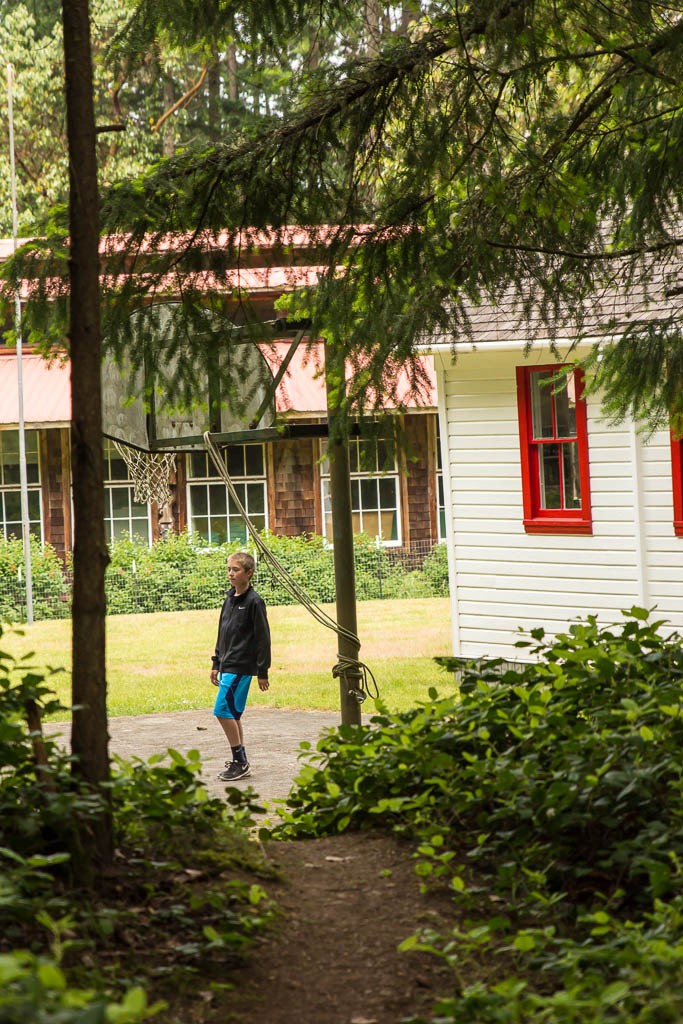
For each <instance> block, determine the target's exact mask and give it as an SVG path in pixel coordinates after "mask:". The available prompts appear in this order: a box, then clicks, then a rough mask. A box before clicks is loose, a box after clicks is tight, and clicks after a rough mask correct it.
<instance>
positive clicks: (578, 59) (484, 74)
mask: <svg viewBox="0 0 683 1024" xmlns="http://www.w3.org/2000/svg"><path fill="white" fill-rule="evenodd" d="M368 7H369V8H372V10H373V12H374V14H373V25H375V24H378V25H379V29H380V31H379V40H378V45H379V50H378V52H377V55H376V56H374V57H369V58H366V57H362V56H359V54H362V52H363V46H362V45H357V43H358V41H361V43H362V40H363V39H364V38H365V35H366V32H365V29H366V28H367V24H366V21H365V19H364V14H365V11H366V3H365V0H355V2H351V3H345V4H341V3H339V0H323V2H320V0H317V2H316V3H312V2H308V0H287V2H286V3H283V4H278V5H272V4H270V3H269V2H266V0H252V2H251V3H250V4H249V5H247V6H244V5H237V4H232V3H229V2H219V0H212V2H210V3H204V4H195V3H193V2H192V0H166V2H165V3H164V4H163V5H160V4H158V3H156V2H153V0H139V3H138V4H137V6H136V8H135V13H134V14H133V16H132V18H131V20H130V23H129V26H128V29H127V32H126V33H125V34H124V36H122V39H121V43H120V45H121V46H123V45H124V43H125V45H126V46H127V47H128V50H127V52H128V54H129V59H131V60H132V59H133V56H134V55H135V54H136V53H137V54H138V55H141V54H143V53H147V52H148V51H149V50H150V47H152V45H153V43H154V40H155V39H157V38H161V37H162V36H163V38H165V39H166V40H167V41H168V43H169V45H170V44H174V45H175V44H177V42H178V40H179V39H180V38H181V36H182V34H183V33H185V36H186V37H187V38H190V39H192V41H193V43H194V44H195V45H196V47H197V52H199V51H200V50H201V48H202V47H206V46H208V45H209V44H211V45H215V44H216V41H218V49H219V51H221V52H222V49H224V48H228V47H229V45H230V40H237V49H238V51H239V52H244V53H246V52H251V53H258V54H259V55H263V58H265V57H266V56H267V57H268V59H272V58H273V56H274V55H277V54H282V53H286V52H288V47H291V46H293V40H295V39H300V38H304V37H305V38H306V39H310V38H311V35H312V34H314V35H315V37H316V38H317V39H318V40H319V41H320V42H321V45H320V46H319V47H318V48H317V49H316V53H315V59H314V60H313V61H310V62H307V61H306V60H302V61H301V62H300V67H299V74H298V75H297V76H294V77H289V78H288V80H287V83H286V88H285V91H284V93H283V95H282V97H281V98H280V99H277V100H276V99H274V100H273V101H272V102H271V103H270V105H269V106H270V112H271V113H270V117H269V118H266V119H261V121H258V120H254V121H253V122H252V123H250V124H249V125H248V126H247V125H245V124H244V122H243V123H242V129H236V130H235V131H231V132H230V133H229V134H227V133H226V132H225V131H223V132H222V134H221V137H220V140H219V141H217V142H216V143H214V144H213V145H210V146H206V145H204V140H202V145H201V147H195V146H193V145H192V144H190V145H188V146H186V147H184V148H183V149H182V151H181V150H178V152H177V153H176V155H175V156H174V157H173V158H171V159H169V160H167V161H162V162H161V163H159V164H157V165H156V166H154V167H153V168H152V169H151V171H150V172H149V173H148V174H146V175H145V176H144V178H142V179H140V180H136V181H134V182H122V183H120V184H119V185H117V186H116V187H115V188H114V189H112V190H111V191H109V192H108V193H107V194H106V195H105V197H104V204H103V210H102V213H103V227H104V230H105V231H106V232H108V233H113V232H122V231H123V232H128V237H129V239H130V246H129V248H130V252H132V253H134V252H135V251H136V249H140V248H141V246H142V245H143V240H144V245H145V247H146V252H147V255H146V257H145V258H146V260H147V263H146V268H147V269H150V268H151V264H150V262H149V246H150V244H151V246H152V248H153V247H154V245H155V241H159V242H162V241H163V243H164V246H166V242H167V238H168V235H169V234H171V235H172V234H174V233H175V234H176V235H177V237H178V239H179V243H178V244H179V246H184V252H182V253H180V254H179V252H178V251H173V252H170V250H169V249H168V247H167V246H166V247H164V246H161V245H160V246H159V251H158V253H157V259H156V261H155V263H154V269H155V270H157V271H158V275H157V277H156V278H155V277H154V275H153V274H151V273H149V274H148V275H147V277H146V279H145V281H144V282H143V281H142V279H139V280H137V281H135V280H132V279H131V280H129V282H128V283H127V285H126V286H125V287H124V288H123V290H118V291H117V294H116V296H114V298H117V299H119V300H121V301H122V303H123V307H124V308H125V306H126V305H127V304H130V303H131V302H133V301H136V300H138V299H139V297H140V294H139V293H140V290H141V289H142V288H147V287H150V286H152V287H159V286H160V283H161V282H163V281H166V282H168V280H169V278H168V274H169V273H173V274H177V275H180V276H182V277H183V278H184V287H185V284H187V283H188V282H189V287H188V289H187V291H186V292H185V294H186V295H187V296H188V300H189V301H188V310H189V311H190V312H191V306H192V302H193V301H194V299H195V296H194V295H193V293H192V288H191V285H192V282H193V277H192V274H193V268H196V267H197V266H198V265H200V264H199V261H200V259H201V258H202V257H200V256H199V255H198V253H197V252H196V251H194V250H198V249H201V248H202V247H206V245H207V243H209V242H210V240H211V239H212V238H213V237H215V236H216V234H217V232H219V231H221V230H223V229H225V228H227V229H231V228H236V227H237V226H239V225H250V226H253V228H255V229H261V228H263V227H264V226H272V227H274V228H275V229H285V228H286V227H287V225H291V224H293V223H294V224H301V225H305V226H307V227H308V228H309V231H310V234H311V239H312V243H311V255H312V256H314V255H315V256H317V258H318V259H320V260H324V261H325V262H326V265H327V266H328V272H327V273H326V274H325V275H323V277H322V280H321V282H320V285H319V287H318V288H317V290H316V292H315V294H311V295H308V296H304V297H303V299H302V304H301V305H300V306H299V307H298V308H299V310H300V311H303V310H304V309H305V310H306V311H307V312H308V313H310V315H311V316H312V318H313V321H314V326H313V329H314V330H320V331H323V332H325V333H326V334H327V336H329V337H331V338H335V339H337V341H338V342H339V343H340V344H343V345H344V346H345V348H346V349H347V351H348V352H349V353H350V356H351V358H352V359H353V360H355V362H356V365H357V369H358V373H357V374H356V377H355V379H354V388H352V389H351V391H350V395H349V401H351V402H352V401H354V400H357V399H358V397H359V392H360V391H364V392H365V393H366V394H368V395H371V394H372V393H374V394H377V393H378V391H379V390H381V389H382V387H384V386H385V384H386V383H387V376H388V375H387V369H389V370H390V369H391V367H392V365H393V364H392V360H398V361H400V362H403V361H405V360H406V359H409V358H410V356H411V355H412V354H413V353H414V351H415V344H416V340H418V339H421V338H424V337H425V335H426V334H429V333H430V332H438V333H440V334H442V335H443V334H444V333H447V334H449V335H450V336H452V337H454V338H456V339H457V338H466V337H467V335H468V328H469V323H470V317H471V316H472V312H473V310H476V306H477V304H478V303H480V302H481V301H483V300H491V301H499V300H500V299H501V298H502V297H505V301H506V304H507V305H510V306H513V307H514V308H515V309H516V313H515V314H514V315H518V316H519V317H520V318H521V317H527V318H531V319H533V321H534V322H535V323H536V324H538V325H539V329H541V330H542V332H543V333H544V334H546V335H547V334H550V335H551V336H552V334H553V332H554V331H556V330H557V329H558V325H559V324H561V323H562V322H563V321H566V320H568V319H571V318H572V317H573V318H574V319H575V321H576V324H575V327H576V331H577V333H580V332H581V330H582V327H583V325H582V322H581V316H580V315H577V313H578V314H580V312H581V311H582V310H584V309H586V308H587V306H589V305H590V302H591V299H592V297H594V296H596V295H597V294H599V293H600V292H601V291H602V290H604V289H608V288H610V287H612V286H614V285H618V286H619V288H621V289H622V290H627V291H628V290H632V289H635V288H636V286H637V287H638V289H639V290H640V292H642V294H643V296H644V299H645V300H647V293H648V292H654V291H655V290H656V289H659V290H660V291H661V290H662V289H663V290H665V291H666V290H668V292H669V293H675V292H676V290H677V288H679V287H680V285H679V283H678V282H677V279H676V274H677V261H678V253H679V250H680V245H681V240H682V233H681V231H680V230H679V227H678V225H679V224H680V223H681V203H682V202H683V187H682V185H683V182H682V180H681V179H682V177H683V163H682V162H681V160H680V149H681V138H683V75H682V73H681V72H682V71H683V66H682V65H683V15H682V14H681V11H680V10H679V8H678V6H677V5H675V4H674V5H672V4H671V3H670V2H667V0H624V2H622V3H620V4H612V5H610V4H605V3H603V2H602V0H572V2H569V0H560V2H558V0H532V2H530V0H477V2H473V0H440V2H427V0H423V2H422V3H421V4H419V5H418V4H415V5H414V7H413V5H406V6H405V8H403V9H401V8H388V7H387V8H382V9H381V10H380V9H379V8H378V6H377V5H375V4H370V5H368ZM409 7H410V10H411V11H412V14H413V17H412V18H411V17H409V16H406V13H407V11H408V8H409ZM377 16H378V17H377ZM316 18H317V19H318V21H319V23H320V25H321V31H320V33H312V27H313V25H314V24H315V19H316ZM402 29H403V30H404V31H405V30H407V35H405V34H401V30H402ZM373 31H374V30H373ZM334 33H336V35H334ZM302 34H303V35H302ZM332 38H334V39H335V40H336V44H335V45H330V46H328V45H325V44H326V43H327V42H328V41H329V40H331V39H332ZM247 43H248V46H249V47H251V49H250V50H247ZM136 47H137V50H136ZM342 55H347V56H348V57H349V59H348V60H347V61H346V62H345V63H344V62H341V60H340V57H341V56H342ZM237 74H238V75H239V69H238V70H237ZM231 81H233V82H234V76H233V77H232V79H231ZM294 90H296V91H294ZM363 225H366V226H365V227H363ZM367 225H370V226H367ZM183 236H185V241H182V242H181V241H180V239H181V238H182V237H183ZM188 237H189V238H190V243H187V238H188ZM240 238H241V244H242V245H243V244H244V235H243V234H242V235H241V236H240ZM316 243H319V244H318V252H317V253H315V245H316ZM238 251H242V250H241V249H240V250H238V249H236V253H237V252H238ZM41 258H42V253H41ZM237 258H238V257H237V255H235V259H237ZM221 259H222V260H223V262H225V259H226V256H225V253H224V254H223V256H222V257H221ZM131 265H136V264H135V261H134V260H131V259H130V253H129V255H128V257H127V262H126V264H125V266H123V264H122V270H124V271H125V269H126V268H127V267H130V266H131ZM668 278H671V280H669V279H668ZM119 284H120V281H117V289H118V286H119ZM205 284H206V282H205ZM107 308H109V306H108V307H107ZM112 308H114V309H115V308H116V307H112ZM118 308H119V309H121V308H122V307H121V304H119V307H118ZM292 308H293V307H292ZM653 308H654V307H653ZM669 313H671V311H670V310H669ZM53 323H56V320H54V318H53ZM120 323H121V321H120V318H119V325H120ZM47 326H48V327H49V325H47ZM609 326H610V328H611V330H612V333H614V332H617V331H620V330H621V331H623V328H624V325H623V324H610V325H609ZM111 338H112V340H113V341H116V338H117V334H116V331H115V330H112V332H111ZM679 349H680V329H679V323H678V321H677V319H676V316H675V311H673V313H672V314H671V315H667V314H665V313H656V315H650V316H648V319H647V323H645V322H644V321H643V320H642V319H638V321H637V323H635V324H632V325H631V327H630V329H629V331H628V334H626V335H625V340H624V342H623V347H622V348H621V349H620V348H619V346H618V345H617V346H614V347H613V348H612V349H610V348H609V347H605V348H604V350H603V352H602V355H603V359H602V362H601V364H600V367H599V368H596V371H595V372H596V373H597V375H598V379H599V380H600V382H601V383H602V384H603V386H604V387H605V388H606V390H607V397H608V402H609V403H610V404H611V408H612V409H613V411H615V412H616V413H617V414H619V413H624V412H626V411H628V410H629V409H632V410H633V411H635V412H636V414H641V415H644V416H646V417H648V418H650V419H654V420H655V421H656V420H657V419H661V418H662V417H668V416H669V413H670V411H671V409H672V408H674V409H675V407H676V402H677V401H681V398H680V396H681V395H683V386H682V385H683V358H682V357H681V355H680V352H679ZM634 353H635V355H634V358H633V359H630V360H627V359H626V358H625V356H626V355H629V354H634ZM643 354H645V355H646V356H647V358H643ZM161 357H162V358H163V353H162V354H161ZM639 369H640V373H637V371H638V370H639ZM389 376H390V374H389Z"/></svg>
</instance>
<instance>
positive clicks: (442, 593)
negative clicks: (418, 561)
mask: <svg viewBox="0 0 683 1024" xmlns="http://www.w3.org/2000/svg"><path fill="white" fill-rule="evenodd" d="M422 571H423V573H424V575H425V578H426V579H427V580H428V582H429V584H430V586H431V588H432V593H433V594H434V595H435V596H436V597H448V594H449V584H448V548H447V545H446V544H435V545H434V547H433V548H432V550H431V551H430V552H429V554H428V555H427V557H426V558H425V560H424V565H423V567H422Z"/></svg>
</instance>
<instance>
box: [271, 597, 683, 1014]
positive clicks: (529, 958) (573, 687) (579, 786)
mask: <svg viewBox="0 0 683 1024" xmlns="http://www.w3.org/2000/svg"><path fill="white" fill-rule="evenodd" d="M520 655H521V656H524V657H526V658H531V659H533V660H532V661H530V663H529V664H527V665H524V666H522V667H519V668H517V669H511V668H509V667H507V668H506V667H505V666H504V665H503V664H502V663H500V662H496V661H492V662H488V663H486V662H484V663H461V662H456V661H455V660H453V659H445V661H444V663H445V666H446V667H447V668H448V669H450V670H454V671H457V673H458V674H459V678H460V696H459V697H443V698H438V697H437V695H436V694H433V699H430V700H428V701H426V702H424V703H423V704H422V705H421V706H418V707H415V708H413V709H411V710H408V711H405V712H402V713H398V714H391V713H389V712H387V711H384V712H382V711H380V713H379V714H377V715H376V716H375V718H374V719H373V720H372V721H371V722H370V723H369V724H368V725H367V726H362V727H360V726H359V727H350V726H342V727H341V728H340V729H339V730H338V732H336V733H334V734H329V735H327V736H326V737H324V738H323V739H322V740H321V741H320V742H319V744H318V747H317V750H315V751H311V752H310V757H309V763H308V764H307V765H306V766H305V767H304V768H303V770H302V772H301V774H300V776H299V778H298V780H297V786H296V788H295V789H294V790H293V791H292V794H291V795H290V798H289V810H288V811H287V812H286V813H285V814H284V815H283V820H282V822H281V824H280V825H278V826H277V827H276V829H275V834H276V835H278V836H279V837H281V838H284V837H303V836H315V835H325V834H332V833H337V832H344V831H346V830H350V829H356V830H360V829H377V828H384V829H391V830H393V831H395V832H398V833H400V834H402V835H405V836H407V837H409V838H410V839H411V840H412V841H413V842H414V843H415V845H416V851H417V852H416V868H417V870H418V872H419V873H420V875H421V876H422V877H423V879H424V884H425V885H426V886H429V885H432V884H438V885H447V886H449V887H450V889H451V891H452V893H453V899H454V901H456V903H457V907H458V911H457V914H456V913H454V920H457V921H458V922H459V923H458V925H457V926H454V928H453V929H452V930H450V931H447V933H439V934H437V933H435V932H429V931H421V932H420V931H418V932H416V933H415V934H414V935H413V936H408V937H406V939H405V942H404V948H421V949H424V950H429V951H431V952H432V953H433V954H434V955H435V956H437V957H439V958H442V959H443V961H444V962H446V963H447V964H448V965H449V966H450V967H451V969H452V978H453V981H452V987H451V993H450V994H449V995H448V996H447V997H446V998H444V999H443V1000H441V1002H440V1003H439V1005H438V1006H436V1007H435V1009H434V1016H433V1018H431V1019H433V1020H434V1021H438V1022H439V1024H455V1022H456V1021H457V1022H458V1024H475V1022H476V1024H489V1022H491V1024H494V1022H495V1024H503V1022H504V1024H513V1022H514V1024H522V1022H524V1024H541V1022H543V1024H579V1022H582V1024H583V1022H586V1021H591V1022H596V1024H603V1022H604V1024H607V1022H612V1021H614V1022H616V1021H624V1020H628V1021H633V1022H636V1021H637V1022H643V1024H646V1022H647V1024H649V1022H652V1024H654V1022H655V1021H656V1022H658V1024H659V1022H667V1021H671V1022H674V1021H679V1020H680V1019H681V1018H682V1017H683V876H682V873H681V865H682V864H683V797H682V783H683V759H682V757H681V752H682V747H683V719H682V716H683V648H682V645H681V640H680V638H679V637H678V636H676V635H670V636H667V635H666V627H665V625H664V624H662V623H658V622H656V621H651V620H650V617H649V616H648V614H647V613H646V612H645V611H643V610H642V609H638V608H633V609H631V611H630V612H629V613H628V614H627V615H625V617H624V621H623V622H622V623H620V624H619V625H618V626H614V627H598V624H597V622H596V619H595V618H594V617H588V618H587V619H586V620H585V621H583V622H580V623H577V624H574V625H573V626H572V627H571V628H570V629H569V631H568V632H567V633H565V634H563V635H561V636H559V637H557V638H556V639H551V638H549V637H546V636H545V635H544V633H543V631H542V630H537V631H535V632H534V633H533V635H532V636H531V638H530V639H524V640H520ZM483 962H486V963H487V964H488V965H489V970H488V976H489V980H487V978H486V977H485V975H484V973H483V972H482V970H481V965H482V963H483ZM491 964H493V969H491ZM496 965H497V966H496ZM491 975H493V978H494V980H490V977H491Z"/></svg>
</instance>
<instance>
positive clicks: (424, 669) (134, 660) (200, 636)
mask: <svg viewBox="0 0 683 1024" xmlns="http://www.w3.org/2000/svg"><path fill="white" fill-rule="evenodd" d="M266 596H267V594H266ZM218 609H219V605H216V607H215V608H212V609H210V610H206V611H186V612H162V613H156V614H150V615H147V614H140V615H115V616H111V617H109V618H108V619H107V652H106V660H107V703H108V708H109V714H110V715H112V716H116V715H136V714H152V713H154V712H159V711H164V712H167V711H182V710H190V709H192V708H208V707H209V706H210V705H211V704H212V701H213V696H212V693H213V688H212V687H211V685H210V683H209V668H210V654H211V653H212V651H213V649H214V646H215V643H216V628H217V624H218ZM326 611H327V612H328V614H330V615H331V616H332V617H334V614H335V609H334V606H331V605H328V606H326ZM268 615H269V619H270V623H271V630H272V634H273V657H274V661H273V668H272V673H271V674H272V686H271V689H270V690H269V691H268V692H267V693H265V694H264V693H261V692H260V691H258V689H256V692H255V693H252V695H251V696H250V703H252V704H254V705H259V706H264V707H282V708H307V709H309V710H327V711H334V710H337V709H338V708H339V681H338V680H337V679H334V678H333V677H332V666H333V665H334V664H335V663H336V660H337V638H336V635H335V634H334V633H333V632H332V631H331V630H329V629H325V628H324V627H323V626H321V625H320V624H319V623H317V622H316V621H315V620H314V619H313V618H312V617H311V615H310V614H309V613H308V612H307V611H306V610H305V609H304V608H302V607H300V606H295V605H281V606H275V607H270V606H269V610H268ZM358 631H359V636H360V638H361V652H360V653H361V658H363V660H364V661H365V662H367V664H368V665H369V666H370V668H371V669H372V671H373V673H374V675H375V677H376V679H377V682H378V685H379V687H380V693H381V694H382V696H383V698H384V700H385V701H386V703H387V704H388V706H389V707H391V708H392V709H394V710H397V709H399V708H406V707H410V706H412V705H413V704H414V703H415V701H416V700H419V699H425V698H426V697H427V693H428V691H429V688H430V687H433V686H438V687H440V686H444V687H449V686H450V687H451V688H452V683H451V681H450V679H449V678H448V677H447V676H446V675H445V674H444V673H443V672H442V671H440V670H439V668H438V667H437V666H436V665H435V664H434V660H433V658H434V655H436V654H445V653H447V652H448V651H449V650H450V649H451V632H450V606H449V603H448V599H447V598H430V599H421V600H414V601H410V602H407V601H401V600H393V601H392V600H386V601H363V602H360V603H359V604H358ZM3 644H4V646H5V648H6V649H7V651H8V652H9V653H11V654H12V655H13V656H14V657H15V658H17V659H19V660H21V659H22V658H24V657H27V656H29V655H30V656H31V663H32V664H33V665H35V666H37V667H39V668H40V669H41V670H43V671H48V669H50V668H52V669H55V668H59V669H60V671H57V672H53V673H52V674H51V676H50V685H51V686H52V688H53V689H54V690H55V692H56V693H57V695H58V696H59V697H60V699H61V701H62V702H63V703H65V704H66V703H68V702H69V700H70V689H71V677H70V666H71V623H70V621H69V620H51V621H41V622H35V623H34V624H33V625H32V626H22V627H20V629H19V630H14V629H13V630H11V631H10V630H8V631H7V632H6V633H5V635H4V637H3ZM366 707H371V704H370V702H367V704H366ZM51 717H53V718H54V717H55V716H54V715H52V716H51Z"/></svg>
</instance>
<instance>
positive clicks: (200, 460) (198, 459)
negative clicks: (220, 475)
mask: <svg viewBox="0 0 683 1024" xmlns="http://www.w3.org/2000/svg"><path fill="white" fill-rule="evenodd" d="M206 460H207V456H206V454H205V453H204V452H192V453H191V454H190V465H189V473H190V476H191V477H200V478H201V477H205V476H208V474H207V471H206Z"/></svg>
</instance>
